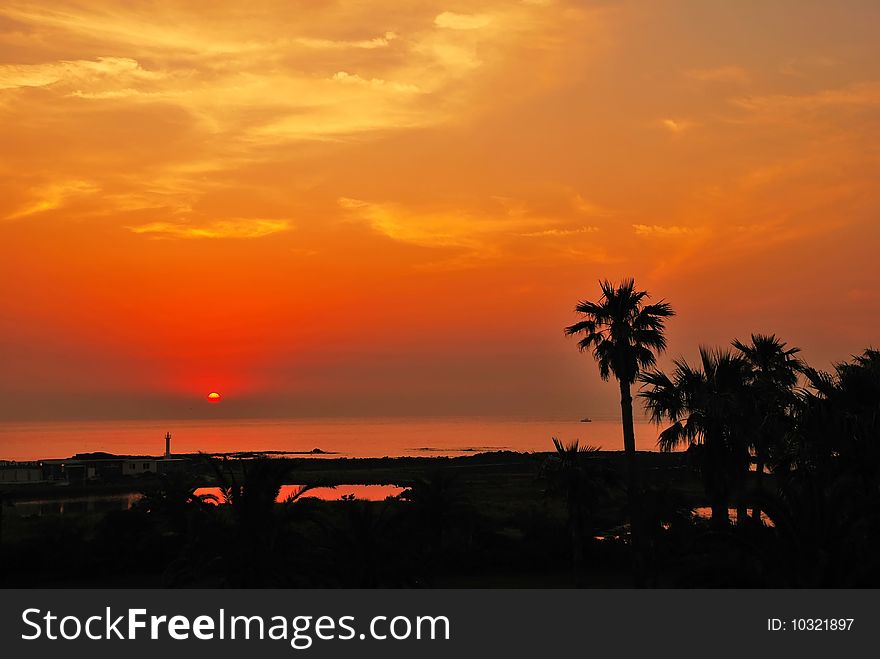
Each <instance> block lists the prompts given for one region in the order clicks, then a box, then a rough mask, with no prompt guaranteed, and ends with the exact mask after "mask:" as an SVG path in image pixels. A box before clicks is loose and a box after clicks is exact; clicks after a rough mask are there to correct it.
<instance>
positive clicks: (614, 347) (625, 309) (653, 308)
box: [565, 278, 675, 577]
mask: <svg viewBox="0 0 880 659" xmlns="http://www.w3.org/2000/svg"><path fill="white" fill-rule="evenodd" d="M599 287H600V289H601V290H602V296H601V297H600V298H599V301H598V302H590V301H581V302H578V304H577V306H576V307H575V311H576V312H577V313H579V314H581V315H582V316H584V318H583V320H581V321H579V322H577V323H575V324H574V325H569V326H568V327H566V328H565V334H566V336H572V335H580V336H582V338H581V339H580V341H578V348H579V349H580V350H581V351H587V350H590V351H591V352H592V355H593V358H594V359H595V360H596V362H597V363H598V364H599V375H600V377H601V378H602V379H603V380H605V381H607V380H608V379H609V378H610V377H611V376H612V375H614V377H615V378H617V381H618V383H619V385H620V412H621V419H622V422H623V447H624V450H625V452H626V471H627V497H628V503H629V514H630V524H631V525H632V532H633V546H634V547H635V548H636V554H637V555H638V550H639V548H640V547H641V540H642V538H641V535H642V534H641V524H640V523H639V520H638V517H639V509H638V506H637V505H636V498H637V487H638V475H637V468H636V439H635V428H634V427H633V410H632V385H633V384H634V383H635V381H636V379H637V378H638V375H639V373H640V372H641V371H642V370H644V369H647V368H651V367H652V366H654V364H655V363H656V360H657V354H658V353H660V352H663V351H664V350H665V349H666V337H665V335H664V330H665V319H666V318H670V317H672V316H674V315H675V312H674V311H673V310H672V307H671V306H670V305H669V304H668V303H667V302H665V301H663V300H660V301H659V302H656V303H653V304H648V303H647V301H648V300H649V299H650V295H649V294H648V292H647V291H639V290H636V288H635V281H634V280H633V279H631V278H630V279H625V280H623V281H622V282H621V283H620V284H619V285H618V286H614V285H613V284H612V283H611V282H610V281H608V280H607V279H606V280H603V281H600V282H599ZM637 572H638V570H637ZM636 576H637V577H638V574H637V575H636Z"/></svg>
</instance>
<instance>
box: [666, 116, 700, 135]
mask: <svg viewBox="0 0 880 659" xmlns="http://www.w3.org/2000/svg"><path fill="white" fill-rule="evenodd" d="M660 125H661V126H663V127H664V128H665V129H666V130H668V131H669V132H671V133H683V132H684V131H686V130H688V129H689V128H691V127H692V126H693V125H694V124H693V123H691V122H690V121H683V120H681V119H661V120H660Z"/></svg>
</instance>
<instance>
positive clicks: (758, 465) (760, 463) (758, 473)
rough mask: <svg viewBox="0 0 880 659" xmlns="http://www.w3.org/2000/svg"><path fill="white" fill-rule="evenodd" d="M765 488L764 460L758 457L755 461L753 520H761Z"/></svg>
mask: <svg viewBox="0 0 880 659" xmlns="http://www.w3.org/2000/svg"><path fill="white" fill-rule="evenodd" d="M763 487H764V458H763V456H760V455H759V456H758V458H757V460H756V461H755V501H756V502H758V503H755V504H754V505H753V507H752V519H761V504H760V501H761V497H762V496H763Z"/></svg>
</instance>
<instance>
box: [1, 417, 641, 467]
mask: <svg viewBox="0 0 880 659" xmlns="http://www.w3.org/2000/svg"><path fill="white" fill-rule="evenodd" d="M166 432H170V433H171V436H172V447H171V449H172V452H174V453H194V452H197V451H204V452H211V453H221V452H234V451H311V450H312V449H316V448H317V449H321V450H322V451H327V452H333V453H336V454H339V455H341V456H348V457H382V456H389V457H393V456H416V455H422V456H430V455H464V454H468V453H473V452H480V451H497V450H505V449H506V450H512V451H548V450H552V448H553V446H552V443H551V437H553V436H556V437H559V438H560V439H562V440H563V441H565V442H569V441H572V440H575V439H578V440H580V442H581V444H591V445H593V446H598V447H600V448H603V449H608V450H618V449H621V448H623V440H622V435H621V429H620V422H619V421H617V420H613V419H595V420H594V421H593V422H592V423H579V422H578V421H577V420H573V421H572V420H562V421H560V420H533V419H529V420H511V419H490V418H480V419H473V418H469V419H449V418H444V419H285V420H278V419H272V420H268V419H259V420H254V419H248V420H222V421H217V420H212V421H192V420H187V421H173V420H171V421H161V422H158V421H101V422H96V421H87V422H82V421H77V422H52V423H6V424H2V425H0V460H35V459H40V458H66V457H69V456H71V455H73V454H75V453H83V452H91V451H106V452H108V453H116V454H131V455H161V454H162V452H163V451H164V449H165V440H164V437H165V433H166ZM656 441H657V429H656V427H655V426H653V425H652V424H650V423H646V422H637V423H636V445H637V448H639V449H641V450H654V449H655V444H656Z"/></svg>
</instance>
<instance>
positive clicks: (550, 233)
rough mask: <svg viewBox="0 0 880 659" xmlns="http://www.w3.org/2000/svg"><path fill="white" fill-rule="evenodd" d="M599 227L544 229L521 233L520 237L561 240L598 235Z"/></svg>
mask: <svg viewBox="0 0 880 659" xmlns="http://www.w3.org/2000/svg"><path fill="white" fill-rule="evenodd" d="M597 231H599V227H576V228H573V229H544V230H543V231H531V232H529V233H520V234H518V235H520V236H522V237H523V238H559V237H564V236H574V235H577V234H579V233H596V232H597Z"/></svg>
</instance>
